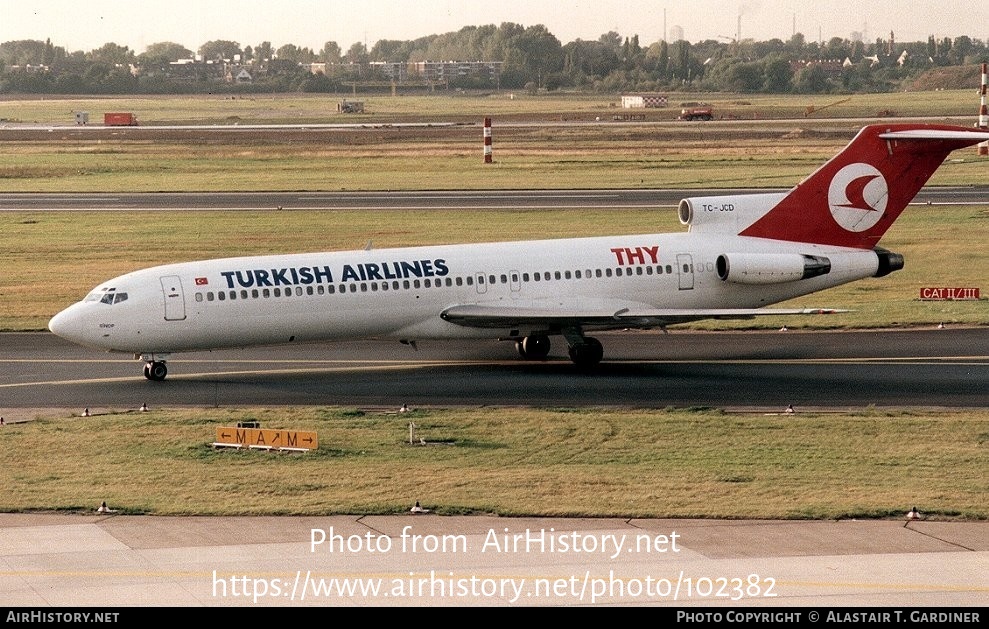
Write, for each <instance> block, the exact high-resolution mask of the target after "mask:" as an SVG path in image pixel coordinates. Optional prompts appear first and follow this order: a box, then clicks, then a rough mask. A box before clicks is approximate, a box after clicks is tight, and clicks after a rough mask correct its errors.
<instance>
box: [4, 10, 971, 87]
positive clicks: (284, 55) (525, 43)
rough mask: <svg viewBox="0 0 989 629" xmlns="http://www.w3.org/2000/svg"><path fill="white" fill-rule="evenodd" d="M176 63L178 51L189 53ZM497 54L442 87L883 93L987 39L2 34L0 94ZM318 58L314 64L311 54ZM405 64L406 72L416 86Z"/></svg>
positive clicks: (269, 76)
mask: <svg viewBox="0 0 989 629" xmlns="http://www.w3.org/2000/svg"><path fill="white" fill-rule="evenodd" d="M193 59H195V61H194V62H190V63H187V64H185V65H184V66H183V65H181V64H180V63H179V62H180V61H182V60H193ZM430 60H457V61H496V62H501V63H500V73H499V74H498V76H497V77H491V76H473V75H465V76H458V77H452V78H447V79H446V80H445V82H444V85H443V86H444V87H446V88H450V89H494V88H501V89H527V90H531V91H539V90H548V91H554V90H583V91H590V92H602V93H619V92H649V91H676V90H692V91H704V90H709V91H722V92H739V93H759V92H767V93H852V92H888V91H893V90H898V89H901V88H902V86H903V85H904V83H905V82H906V81H909V80H911V79H914V78H915V77H917V76H918V75H920V74H922V73H925V72H928V71H930V70H931V69H934V68H944V67H950V66H966V65H971V64H979V63H985V62H989V49H987V45H986V42H984V41H982V40H979V39H974V38H971V37H968V36H964V35H963V36H958V37H954V38H950V37H945V38H935V37H934V36H931V37H929V38H928V40H927V41H921V42H896V41H894V39H893V36H892V34H891V36H890V38H889V39H883V38H877V39H876V40H875V41H874V42H871V43H868V42H864V41H861V40H860V39H857V40H849V39H842V38H838V37H835V38H832V39H830V40H829V41H827V42H808V41H806V39H805V37H804V36H803V35H802V34H800V33H796V34H794V35H793V36H792V37H791V38H790V39H788V40H787V41H783V40H780V39H770V40H768V41H754V40H751V39H746V40H742V41H720V40H704V41H699V42H694V43H691V42H688V41H686V40H679V41H674V42H667V41H665V40H661V41H657V42H653V43H651V44H648V45H642V44H641V43H640V41H639V37H638V35H634V36H631V37H623V36H621V35H620V34H618V33H616V32H614V31H610V32H607V33H604V34H603V35H601V36H600V37H599V38H598V39H597V40H595V41H585V40H581V39H577V40H575V41H572V42H569V43H567V44H562V43H561V42H560V40H559V39H557V37H556V36H554V35H553V34H552V33H551V32H550V31H549V30H547V28H546V27H545V26H543V25H535V26H529V27H525V26H522V25H519V24H513V23H503V24H501V25H498V26H496V25H493V24H491V25H485V26H466V27H464V28H462V29H460V30H459V31H456V32H449V33H443V34H438V35H429V36H426V37H422V38H419V39H415V40H409V41H399V40H379V41H378V42H377V43H375V44H374V46H373V47H371V48H370V49H368V48H367V47H366V46H365V45H364V44H362V43H354V44H353V45H352V46H350V48H349V49H347V50H346V51H344V50H343V49H342V48H341V47H340V46H339V45H338V44H337V43H336V42H333V41H328V42H326V44H325V45H324V46H323V48H322V49H320V50H318V51H316V50H312V49H310V48H305V47H299V46H296V45H294V44H285V45H283V46H281V47H278V48H275V47H273V46H272V44H271V42H267V41H265V42H261V43H259V44H257V45H255V46H250V45H248V46H241V45H240V43H238V42H234V41H226V40H214V41H208V42H206V43H204V44H203V45H202V46H200V47H199V49H198V50H197V51H195V52H193V51H191V50H189V49H187V48H185V47H184V46H182V45H181V44H177V43H174V42H159V43H155V44H152V45H150V46H148V47H147V49H146V50H145V51H144V52H142V53H136V52H135V51H133V50H131V49H130V48H128V47H127V46H121V45H119V44H116V43H106V44H104V45H103V46H101V47H100V48H97V49H95V50H91V51H89V52H84V51H74V52H69V51H67V50H66V49H65V48H63V47H61V46H57V45H55V44H54V43H53V42H51V41H50V40H46V41H43V42H42V41H38V40H18V41H8V42H4V43H0V93H8V94H10V93H37V94H156V93H194V92H205V91H209V92H220V93H223V92H225V91H226V92H293V91H304V92H337V91H349V90H351V89H355V88H356V87H358V86H362V87H364V88H371V87H373V86H377V87H378V88H381V86H382V84H383V83H386V82H388V81H390V80H394V77H393V76H391V75H385V74H383V73H382V70H381V68H382V67H383V65H384V64H409V63H414V62H417V61H430ZM316 63H318V64H320V66H319V70H318V71H316V72H314V71H313V69H312V68H313V66H312V64H316ZM231 66H233V67H240V68H248V69H250V71H251V73H252V80H251V81H250V83H249V84H243V83H233V82H230V81H229V76H226V77H224V76H222V75H221V74H220V73H219V72H217V70H216V69H217V68H220V67H231ZM417 78H419V77H416V76H415V75H414V74H412V75H407V76H406V77H405V78H404V79H403V80H405V81H407V82H409V83H410V84H415V83H416V80H417Z"/></svg>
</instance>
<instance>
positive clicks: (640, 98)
mask: <svg viewBox="0 0 989 629" xmlns="http://www.w3.org/2000/svg"><path fill="white" fill-rule="evenodd" d="M667 105H668V99H667V97H666V95H665V94H626V95H624V96H622V109H641V108H643V107H647V108H654V107H666V106H667Z"/></svg>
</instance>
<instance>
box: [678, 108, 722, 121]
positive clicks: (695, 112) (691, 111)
mask: <svg viewBox="0 0 989 629" xmlns="http://www.w3.org/2000/svg"><path fill="white" fill-rule="evenodd" d="M680 120H714V110H712V109H711V108H710V107H684V108H683V109H681V110H680Z"/></svg>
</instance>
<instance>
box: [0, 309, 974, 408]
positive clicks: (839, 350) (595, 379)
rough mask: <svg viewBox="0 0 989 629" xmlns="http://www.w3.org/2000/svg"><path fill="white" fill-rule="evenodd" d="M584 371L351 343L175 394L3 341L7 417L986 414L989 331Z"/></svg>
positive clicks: (289, 350) (290, 355)
mask: <svg viewBox="0 0 989 629" xmlns="http://www.w3.org/2000/svg"><path fill="white" fill-rule="evenodd" d="M599 338H601V340H602V343H603V344H604V346H605V361H604V362H603V363H602V364H601V365H600V368H599V369H597V370H595V371H593V372H591V373H586V372H582V371H580V370H578V369H576V368H575V367H574V365H573V364H572V363H570V361H569V360H568V359H566V358H565V356H564V353H565V348H564V347H563V344H562V343H557V344H556V346H555V347H554V349H553V350H552V351H551V355H550V357H549V359H548V360H546V361H538V362H526V361H523V360H521V359H520V358H519V357H518V355H517V353H516V352H515V349H514V346H513V344H512V343H509V342H499V341H483V342H473V343H467V342H454V341H449V342H446V341H437V342H432V343H429V342H423V343H420V344H419V345H418V348H417V349H413V348H411V347H409V346H406V345H402V344H399V343H397V342H395V341H359V342H358V341H352V342H339V343H318V344H311V345H292V346H277V347H271V348H257V349H249V350H224V351H217V352H195V353H189V354H177V355H174V356H173V357H172V359H171V360H170V361H169V376H168V378H167V379H166V380H165V381H164V382H150V381H147V380H145V379H144V378H143V376H142V375H141V369H142V363H141V362H140V361H136V360H133V359H132V357H130V356H122V355H117V354H105V353H101V352H98V351H95V350H89V349H86V348H80V347H77V346H75V345H72V344H69V343H67V342H65V341H63V340H61V339H59V338H58V337H55V336H54V335H51V334H48V333H9V334H3V335H0V396H2V398H0V399H2V400H3V401H2V406H0V414H4V415H5V416H6V417H7V419H8V420H10V419H12V418H13V419H22V418H23V419H29V418H30V417H31V416H32V414H36V413H38V412H40V410H39V409H44V408H46V407H48V408H56V409H74V408H76V407H79V406H80V405H82V406H86V407H89V408H90V409H93V410H96V409H128V408H138V407H140V406H141V405H142V404H147V405H153V406H155V407H159V408H160V407H176V406H252V405H345V406H356V407H381V406H384V407H391V406H394V407H395V408H397V407H398V406H400V405H401V404H403V403H406V404H410V405H416V406H423V407H424V406H450V405H455V406H482V405H484V406H491V405H494V406H499V405H517V404H521V405H530V406H563V407H569V406H572V407H580V406H617V407H643V408H664V407H667V406H675V407H691V406H707V407H718V408H731V409H735V408H740V409H754V410H766V409H770V410H780V409H783V408H785V407H786V406H788V405H794V406H795V407H798V408H800V407H804V408H808V407H814V408H824V409H835V410H843V409H849V408H864V407H868V406H876V407H909V406H912V407H952V408H966V407H974V408H984V407H985V406H986V403H987V401H989V398H987V395H986V392H985V383H986V382H987V380H989V330H987V329H983V328H958V329H950V328H949V329H922V330H875V331H855V332H799V331H790V330H788V331H766V332H687V331H676V332H670V333H669V334H662V333H659V332H640V331H629V332H625V333H621V332H615V333H608V334H601V335H599Z"/></svg>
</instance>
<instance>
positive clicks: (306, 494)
mask: <svg viewBox="0 0 989 629" xmlns="http://www.w3.org/2000/svg"><path fill="white" fill-rule="evenodd" d="M247 420H256V421H260V422H261V425H262V427H264V428H284V429H291V430H314V431H316V432H317V434H318V437H319V444H320V445H319V449H318V450H317V451H315V452H313V453H309V454H298V455H296V454H274V453H269V452H260V451H231V450H214V449H213V448H212V447H210V445H209V444H210V443H211V442H212V441H213V440H214V439H215V435H216V428H217V427H219V426H235V425H236V423H237V422H238V421H247ZM987 420H989V414H987V413H986V412H984V411H979V412H972V411H964V412H961V411H959V412H952V411H937V412H924V411H890V412H885V411H877V410H869V409H864V410H862V411H860V412H857V413H842V414H837V413H836V414H827V413H824V414H817V413H798V414H796V415H776V416H766V415H759V414H732V413H723V412H719V411H717V410H713V409H694V410H643V409H625V410H622V409H596V408H582V409H544V410H537V409H521V408H503V409H500V408H484V409H419V410H415V409H414V410H413V412H412V413H410V414H408V415H397V414H394V413H392V414H385V413H380V412H373V411H367V412H364V411H358V410H357V409H341V408H259V409H250V410H231V409H190V410H163V411H157V410H152V411H150V412H147V413H135V412H121V413H116V414H113V413H111V414H107V415H101V416H95V417H86V418H81V417H56V418H53V419H46V420H37V421H33V422H26V423H19V424H13V425H7V426H5V427H4V428H3V429H2V430H0V448H2V450H3V451H4V452H5V453H6V454H5V460H4V467H5V469H6V470H7V471H6V472H5V476H6V480H5V484H4V485H5V487H4V488H5V490H4V491H3V492H2V493H0V511H24V510H39V509H40V510H51V509H54V510H59V511H83V512H92V510H93V509H94V508H95V507H96V506H97V505H99V504H100V502H101V501H103V500H106V501H107V503H108V504H109V505H110V506H111V507H112V508H114V509H117V510H119V512H121V513H125V514H126V513H131V514H134V513H150V514H160V515H178V514H202V515H233V514H251V515H255V514H257V515H260V514H270V515H285V514H336V513H349V514H353V513H362V514H377V513H384V514H387V513H401V512H405V511H407V510H408V509H409V507H410V506H411V505H412V504H413V503H414V502H415V501H416V500H419V501H421V503H422V505H423V506H424V507H426V508H429V509H431V510H433V511H434V512H436V513H439V514H445V515H449V514H481V513H492V514H499V515H503V516H522V515H531V516H540V515H541V516H592V517H593V516H601V517H605V516H610V517H711V518H770V519H776V518H783V519H792V518H796V519H840V518H886V517H891V518H897V519H900V518H902V517H903V514H904V513H905V512H906V511H908V510H910V508H911V507H913V506H916V507H917V508H918V509H920V510H921V511H923V512H924V513H925V516H926V517H928V518H929V519H985V518H987V517H989V501H987V500H986V497H987V496H989V484H987V479H986V476H985V473H984V472H985V462H986V448H987V444H989V428H987V426H989V422H987ZM409 421H414V422H415V423H416V425H417V431H416V435H417V436H419V437H422V438H423V439H424V440H425V441H426V445H425V446H423V445H415V446H413V445H409V443H408V434H409V429H408V422H409ZM95 435H98V436H99V437H98V438H93V437H94V436H95Z"/></svg>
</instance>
